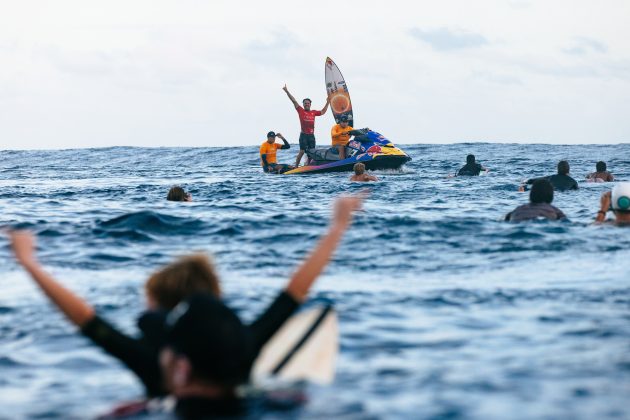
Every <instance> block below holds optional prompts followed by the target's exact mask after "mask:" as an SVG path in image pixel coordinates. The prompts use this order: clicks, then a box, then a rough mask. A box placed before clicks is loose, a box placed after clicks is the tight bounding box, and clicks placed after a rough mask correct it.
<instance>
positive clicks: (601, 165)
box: [595, 160, 606, 172]
mask: <svg viewBox="0 0 630 420" xmlns="http://www.w3.org/2000/svg"><path fill="white" fill-rule="evenodd" d="M595 170H596V171H597V172H606V162H604V161H603V160H600V161H599V162H597V163H596V164H595Z"/></svg>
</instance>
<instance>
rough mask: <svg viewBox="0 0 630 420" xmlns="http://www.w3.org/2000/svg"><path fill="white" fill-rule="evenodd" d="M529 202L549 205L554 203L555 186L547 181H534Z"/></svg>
mask: <svg viewBox="0 0 630 420" xmlns="http://www.w3.org/2000/svg"><path fill="white" fill-rule="evenodd" d="M529 201H530V202H532V203H547V204H551V202H552V201H553V185H551V182H549V181H547V180H546V179H539V180H537V181H534V184H533V185H532V189H531V191H530V192H529Z"/></svg>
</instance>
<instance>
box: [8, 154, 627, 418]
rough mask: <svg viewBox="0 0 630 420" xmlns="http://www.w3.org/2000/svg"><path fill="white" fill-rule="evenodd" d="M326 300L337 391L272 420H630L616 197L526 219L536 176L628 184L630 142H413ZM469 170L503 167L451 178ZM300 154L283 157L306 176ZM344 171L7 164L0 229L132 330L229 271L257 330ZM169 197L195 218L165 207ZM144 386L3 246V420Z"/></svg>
mask: <svg viewBox="0 0 630 420" xmlns="http://www.w3.org/2000/svg"><path fill="white" fill-rule="evenodd" d="M401 147H402V148H403V149H404V150H405V151H407V152H408V153H409V154H410V155H411V156H412V157H413V161H412V162H410V163H409V164H408V165H407V166H406V167H405V168H403V169H402V170H400V171H389V172H385V171H384V172H377V173H376V175H377V176H379V177H380V178H381V181H380V182H378V183H375V184H370V185H369V186H367V188H369V190H370V197H369V199H368V200H367V202H366V203H365V206H364V207H365V210H364V211H363V212H361V213H360V214H358V215H357V217H356V219H355V222H354V224H353V226H352V228H351V229H350V230H349V231H348V233H347V234H346V236H345V237H344V240H343V243H342V245H341V246H340V248H339V250H338V252H337V253H336V254H335V257H334V259H333V261H332V262H331V264H330V265H329V266H328V268H327V269H326V271H325V273H324V274H323V275H322V276H321V278H320V279H319V281H318V282H317V284H316V286H315V288H314V290H313V293H312V298H313V300H314V301H318V300H328V301H332V302H334V304H335V306H336V309H337V310H338V312H339V316H340V329H341V352H340V357H339V360H338V366H337V378H336V381H335V383H334V384H333V385H332V386H329V387H317V386H310V387H309V388H308V395H309V402H308V403H307V404H305V405H304V406H302V407H300V408H297V409H295V410H293V411H291V412H288V413H268V414H267V415H266V416H265V417H268V418H283V417H287V418H295V417H302V418H319V417H331V418H418V419H438V418H448V419H488V418H495V419H504V418H513V419H530V418H544V419H551V418H554V419H556V418H571V419H594V418H597V419H603V418H630V408H629V407H630V405H629V404H628V401H630V274H629V273H630V230H628V229H624V228H615V227H610V226H593V225H592V224H591V223H592V220H593V218H594V216H595V214H596V212H597V210H598V209H599V197H600V195H601V193H602V192H604V191H606V190H609V189H610V187H611V185H610V184H588V183H585V182H580V190H579V191H575V192H566V193H556V197H555V200H554V204H555V205H556V206H558V207H559V208H561V209H562V210H563V211H564V212H565V213H566V214H567V215H568V217H569V218H570V221H567V222H531V223H522V224H510V223H504V222H502V221H501V219H502V217H503V216H504V215H505V214H506V213H507V212H509V211H510V210H512V209H513V208H514V207H516V206H517V205H519V204H522V203H525V202H526V201H527V199H528V196H527V194H523V193H519V192H517V186H518V184H519V182H520V181H521V180H523V179H525V178H529V177H534V176H542V175H547V174H552V173H554V172H555V166H556V163H557V161H558V160H560V159H568V160H569V162H570V164H571V173H572V175H573V176H574V177H575V178H576V179H578V180H580V181H581V180H583V179H584V176H585V175H586V173H588V172H591V171H592V170H594V165H595V162H596V161H597V160H605V161H606V162H607V163H608V166H609V169H610V170H611V171H612V172H613V173H614V174H615V175H616V176H617V178H618V179H622V180H630V145H628V144H620V145H607V146H587V145H580V146H551V145H517V144H479V143H475V144H456V145H407V146H404V145H403V146H401ZM467 153H474V154H475V155H477V158H478V160H479V161H480V162H481V163H482V164H484V165H485V166H487V167H489V168H490V169H491V170H492V171H491V172H490V173H489V174H488V175H486V176H481V177H476V178H451V179H447V178H446V177H445V175H447V174H448V173H452V172H454V171H455V170H456V169H457V168H459V167H460V166H461V165H462V164H463V161H464V160H465V156H466V154H467ZM293 159H294V150H290V151H286V152H285V151H282V152H280V153H279V160H280V161H281V162H291V161H293ZM347 179H348V174H323V175H311V176H309V175H305V176H296V177H291V176H274V175H264V174H263V173H262V172H261V170H260V167H259V166H258V158H257V148H256V147H237V148H224V149H220V148H201V149H199V148H158V149H139V148H107V149H91V150H60V151H3V152H0V224H3V225H4V224H9V225H14V226H20V227H24V228H29V229H32V230H34V231H35V232H36V233H37V235H38V243H39V249H40V251H39V258H40V260H41V262H42V263H43V264H44V265H45V267H46V268H47V269H48V270H49V271H50V272H52V273H53V274H54V276H56V277H57V278H58V279H59V280H60V281H62V282H63V283H64V284H65V285H67V286H68V287H70V288H71V289H72V290H74V291H76V292H77V293H78V294H80V295H81V296H83V297H85V299H87V300H88V301H89V302H90V303H91V304H93V305H95V307H96V308H97V311H98V312H99V313H100V314H101V315H102V316H104V317H105V318H107V319H108V320H110V321H111V322H112V323H114V324H115V325H117V326H119V327H120V328H122V329H124V330H125V331H127V332H129V333H136V328H135V318H136V316H137V315H138V314H139V313H140V312H141V311H142V308H143V305H144V296H143V292H142V290H143V284H144V281H145V280H146V278H147V276H148V275H149V274H150V273H151V272H152V271H153V270H155V269H157V268H158V267H160V266H161V265H162V264H165V263H168V262H170V261H171V260H172V259H173V258H175V257H176V256H179V255H183V254H186V253H189V252H192V251H204V252H208V253H211V254H212V255H214V258H215V260H216V263H217V264H218V267H219V271H220V273H221V277H222V282H223V288H224V290H225V293H226V297H227V301H228V303H229V304H230V305H231V306H233V307H234V308H236V309H237V310H238V311H239V313H240V314H241V315H242V317H243V318H244V319H252V318H253V317H254V316H255V315H256V314H257V313H259V312H260V311H261V310H262V309H263V308H264V307H265V306H266V305H267V304H268V303H269V302H270V301H271V300H272V299H273V297H274V296H275V294H276V293H277V292H278V290H279V289H280V288H281V287H282V286H283V285H284V284H285V282H286V280H287V279H288V277H289V276H290V274H291V273H292V271H293V270H294V269H295V267H296V266H297V264H299V262H300V261H301V260H302V259H303V258H304V256H305V255H306V254H307V253H308V251H309V250H310V249H311V247H312V246H313V245H314V244H315V242H316V241H317V239H318V237H319V236H320V235H321V234H322V233H324V231H325V229H326V225H327V222H328V218H329V214H330V206H331V202H332V200H333V199H334V197H336V196H338V195H339V194H342V193H350V192H355V191H358V190H360V189H362V188H366V185H359V184H353V183H349V182H348V181H347ZM173 184H181V185H183V186H184V187H185V188H186V189H187V190H189V191H191V192H192V195H193V199H194V201H193V202H192V203H171V202H167V201H166V200H165V196H166V192H167V191H168V189H169V187H170V186H171V185H173ZM141 395H142V388H141V387H140V385H139V384H138V382H137V381H136V380H135V378H134V377H133V376H132V375H131V374H129V373H127V372H126V371H125V369H123V368H122V367H121V366H120V365H119V364H118V362H117V361H115V360H114V359H112V358H110V357H109V356H107V355H106V354H104V353H103V352H101V351H100V350H99V349H98V348H96V347H94V346H92V345H91V344H90V343H89V341H88V340H86V339H84V338H83V337H81V336H80V335H78V334H77V333H76V329H75V328H74V327H72V326H71V325H69V323H68V322H66V321H65V320H64V319H63V317H62V316H61V315H60V314H59V313H58V312H57V311H56V310H55V309H54V308H53V307H52V306H51V305H50V304H49V303H48V302H47V300H46V299H45V298H44V297H43V296H42V294H41V293H40V292H39V290H37V288H36V287H35V286H34V285H33V284H32V282H31V281H30V280H29V279H28V277H27V276H26V275H25V274H24V272H23V271H22V270H21V269H20V268H18V267H17V265H16V264H15V263H14V262H13V260H12V257H11V254H10V250H9V247H8V242H7V240H6V238H5V237H1V238H0V407H1V409H0V418H7V419H13V418H90V417H94V416H96V415H98V414H99V413H103V412H106V411H108V409H110V408H111V407H112V406H114V405H116V403H118V402H121V401H126V400H130V399H134V398H137V397H140V396H141Z"/></svg>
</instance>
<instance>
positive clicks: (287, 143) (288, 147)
mask: <svg viewBox="0 0 630 420" xmlns="http://www.w3.org/2000/svg"><path fill="white" fill-rule="evenodd" d="M281 140H282V142H283V143H284V144H283V145H282V146H280V145H278V146H280V147H278V149H290V148H291V145H290V144H289V142H288V141H287V140H286V139H281Z"/></svg>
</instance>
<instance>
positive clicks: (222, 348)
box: [10, 196, 362, 418]
mask: <svg viewBox="0 0 630 420" xmlns="http://www.w3.org/2000/svg"><path fill="white" fill-rule="evenodd" d="M361 202H362V197H360V196H354V197H342V198H339V199H338V200H337V202H336V204H335V210H334V214H333V217H332V220H331V224H330V227H329V231H328V233H327V234H326V235H325V236H324V237H323V238H322V239H321V240H320V241H319V243H318V244H317V245H316V246H315V248H314V249H313V251H312V252H311V253H310V255H309V256H308V257H307V258H306V259H305V260H304V261H303V262H302V264H301V265H300V266H299V267H298V269H297V270H296V272H295V273H294V274H293V276H292V277H291V279H290V280H289V281H288V283H287V285H286V287H285V289H284V290H283V291H282V292H280V293H279V294H278V296H277V297H276V299H275V300H274V302H273V303H272V304H271V305H270V306H269V307H268V308H267V310H266V311H265V312H264V313H263V314H262V316H260V317H259V318H258V320H256V321H255V322H254V323H252V324H251V325H248V326H244V325H243V324H241V323H240V320H238V318H237V317H236V315H235V314H234V313H233V312H232V310H231V309H229V308H228V307H226V306H225V305H224V304H223V303H222V301H221V296H220V294H219V293H220V289H219V286H218V279H217V278H216V277H214V278H213V276H215V274H214V273H213V272H212V273H204V271H207V267H206V268H205V269H204V268H203V266H204V265H206V264H205V263H204V264H201V265H199V264H193V265H192V266H189V265H188V264H186V265H185V266H184V267H178V268H173V267H166V268H165V269H164V271H163V272H159V273H158V274H159V276H160V279H159V280H156V283H155V284H151V283H152V282H151V280H150V281H149V282H148V284H147V291H148V292H149V296H148V300H147V301H148V304H149V306H150V307H151V308H152V309H167V310H168V309H171V308H172V305H174V304H179V303H180V302H178V301H177V299H176V298H175V299H172V298H173V297H171V300H170V301H169V300H167V299H166V297H167V296H168V295H169V293H168V292H167V291H168V290H171V291H174V292H175V293H180V297H181V298H182V299H190V300H189V301H188V302H187V303H186V304H185V305H182V306H178V307H176V308H175V309H174V310H173V311H172V312H171V313H170V314H168V316H167V314H166V313H165V312H164V311H154V312H148V313H145V314H144V315H143V317H141V319H140V320H139V326H140V328H141V330H142V331H143V332H144V333H145V337H144V338H143V339H134V338H132V337H129V336H127V335H125V334H123V333H121V332H119V331H118V330H117V329H116V328H114V327H113V326H112V325H111V324H109V323H108V322H106V321H105V320H103V319H102V318H100V317H99V316H98V315H97V314H96V312H95V309H94V308H93V307H91V306H90V305H89V304H88V303H87V302H85V301H84V300H83V299H81V298H80V297H78V296H77V295H75V294H74V293H73V292H71V291H70V290H68V289H66V288H65V287H64V286H63V285H61V284H60V283H59V282H57V281H56V280H55V279H54V278H53V277H52V276H51V275H49V274H48V273H47V272H46V271H44V269H43V267H42V266H41V265H40V264H39V262H38V261H37V257H36V253H35V241H34V238H33V236H32V235H31V234H30V233H28V232H20V231H14V232H11V233H10V236H11V244H12V248H13V252H14V254H15V257H16V260H17V261H18V263H19V264H20V265H22V266H23V267H24V268H25V269H26V271H27V272H28V273H29V274H30V276H31V278H32V279H33V281H34V282H35V283H36V284H37V285H38V286H39V287H40V288H41V289H42V291H43V292H44V293H45V294H46V295H47V296H48V298H49V299H50V300H51V301H52V302H53V303H55V305H57V307H58V308H59V310H60V311H61V312H63V313H64V314H65V315H66V317H67V318H68V319H69V320H70V321H71V322H72V323H73V324H75V325H76V326H78V327H79V328H80V329H81V331H82V333H83V334H84V335H86V336H87V337H89V338H90V339H91V340H92V341H93V342H94V343H95V344H97V345H98V346H100V347H102V348H103V349H104V350H105V351H107V352H108V353H110V354H111V355H112V356H114V357H116V358H118V359H119V360H121V361H122V362H123V363H124V364H125V365H126V366H127V367H128V368H129V369H130V370H132V371H133V372H134V373H135V374H136V375H137V376H138V377H139V378H140V379H141V380H142V382H143V383H144V385H145V387H146V389H147V394H148V395H149V396H163V395H165V394H166V393H170V394H172V395H174V396H175V397H176V399H177V402H176V407H175V410H176V412H177V413H178V415H181V416H184V417H186V418H188V417H194V416H197V417H195V418H202V417H203V418H206V417H209V416H213V415H215V416H216V415H225V414H226V413H233V412H234V410H235V409H236V408H238V407H242V406H241V405H240V403H239V402H238V398H237V396H236V392H235V391H236V389H235V388H236V385H238V384H241V383H243V382H246V381H247V379H248V376H249V371H250V369H251V365H252V363H253V361H254V359H255V357H256V355H257V354H258V352H259V351H260V349H261V348H262V346H263V345H264V344H265V343H266V342H267V340H269V338H271V336H272V335H273V334H274V333H275V332H276V331H277V330H278V329H279V328H280V327H281V326H282V324H283V323H284V322H285V320H286V319H287V318H288V317H289V316H290V315H291V314H292V313H293V312H294V311H295V309H297V308H298V307H299V305H300V304H301V303H302V302H303V301H304V300H305V298H306V296H307V294H308V291H309V289H310V287H311V285H312V284H313V283H314V282H315V280H316V279H317V277H318V276H319V274H320V273H321V272H322V271H323V270H324V268H325V267H326V265H327V264H328V261H329V260H330V258H331V256H332V254H333V252H334V251H335V249H336V248H337V245H338V244H339V242H340V240H341V237H342V236H343V234H344V232H345V231H346V230H347V228H348V227H349V225H350V221H351V219H352V214H353V213H354V212H355V211H356V210H357V209H359V208H360V206H361ZM197 262H198V261H197ZM210 271H212V270H210ZM204 275H208V276H209V277H208V279H207V280H200V279H199V277H200V276H204ZM186 278H188V280H185V279H186ZM178 279H179V280H178ZM151 291H152V293H154V294H155V296H153V295H152V294H151ZM195 292H202V293H204V296H201V297H196V296H195V295H193V294H194V293H195ZM160 299H164V301H162V302H160V301H159V300H160ZM158 305H159V307H158V308H155V307H156V306H158ZM199 308H201V309H199ZM190 311H193V312H194V314H195V315H194V316H193V315H192V313H193V312H190ZM189 312H190V313H191V317H192V318H193V319H192V320H191V321H190V323H189V322H188V321H187V320H188V319H189V318H188V317H187V315H186V314H187V313H189ZM200 320H201V321H200ZM180 321H181V322H185V324H184V325H189V326H184V327H182V328H178V325H179V322H180ZM204 322H207V324H205V326H204ZM199 323H201V324H202V325H199ZM200 333H203V337H204V338H203V340H200V337H201V336H202V335H200ZM195 340H196V341H195ZM206 340H207V341H206ZM200 341H203V343H200ZM191 343H192V344H191ZM205 351H208V352H209V353H204V354H205V356H204V357H199V354H200V352H205ZM158 355H159V356H158ZM160 366H161V367H160ZM226 410H227V411H226Z"/></svg>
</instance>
